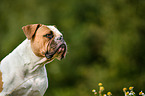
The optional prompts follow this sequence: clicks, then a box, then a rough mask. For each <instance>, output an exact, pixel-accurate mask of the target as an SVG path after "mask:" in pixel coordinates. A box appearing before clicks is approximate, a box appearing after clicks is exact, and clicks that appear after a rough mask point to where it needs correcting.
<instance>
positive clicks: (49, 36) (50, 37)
mask: <svg viewBox="0 0 145 96" xmlns="http://www.w3.org/2000/svg"><path fill="white" fill-rule="evenodd" d="M43 37H46V38H49V39H52V38H53V35H52V34H46V35H43Z"/></svg>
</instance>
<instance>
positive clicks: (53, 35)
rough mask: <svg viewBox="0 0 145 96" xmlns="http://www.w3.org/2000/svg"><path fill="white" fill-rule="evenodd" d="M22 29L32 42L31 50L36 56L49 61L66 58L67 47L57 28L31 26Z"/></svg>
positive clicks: (40, 25)
mask: <svg viewBox="0 0 145 96" xmlns="http://www.w3.org/2000/svg"><path fill="white" fill-rule="evenodd" d="M22 29H23V31H24V34H25V35H26V37H27V38H28V40H31V48H32V51H33V52H34V54H35V55H36V56H39V57H46V58H47V60H48V61H51V60H53V59H54V58H57V59H59V60H61V59H63V58H64V57H65V55H66V51H67V45H66V42H65V41H64V39H63V35H62V34H61V33H60V32H59V30H58V29H57V28H56V27H55V26H46V25H42V24H31V25H27V26H24V27H22Z"/></svg>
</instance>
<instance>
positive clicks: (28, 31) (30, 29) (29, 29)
mask: <svg viewBox="0 0 145 96" xmlns="http://www.w3.org/2000/svg"><path fill="white" fill-rule="evenodd" d="M41 26H42V24H31V25H26V26H24V27H22V29H23V31H24V34H25V35H26V37H27V38H28V39H29V40H30V39H31V38H32V37H33V35H34V34H35V32H36V31H37V29H38V28H39V27H41Z"/></svg>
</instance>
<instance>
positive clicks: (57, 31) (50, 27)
mask: <svg viewBox="0 0 145 96" xmlns="http://www.w3.org/2000/svg"><path fill="white" fill-rule="evenodd" d="M47 27H48V28H49V29H50V30H52V31H53V32H55V34H56V36H60V35H61V36H62V34H61V33H60V31H59V30H58V29H57V28H55V27H54V26H47Z"/></svg>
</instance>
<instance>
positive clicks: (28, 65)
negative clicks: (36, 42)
mask: <svg viewBox="0 0 145 96" xmlns="http://www.w3.org/2000/svg"><path fill="white" fill-rule="evenodd" d="M49 28H52V27H49ZM55 30H56V29H55ZM45 60H46V59H45V58H40V57H37V56H36V55H35V54H34V53H33V51H32V49H31V44H30V40H28V39H26V40H24V41H23V42H22V43H21V44H20V45H19V46H18V47H17V48H16V49H15V50H14V51H13V52H12V53H10V54H9V55H8V56H6V57H5V58H4V59H3V60H2V61H1V64H0V70H1V72H2V80H3V83H4V84H3V90H2V92H1V93H0V96H6V94H11V93H12V92H14V93H13V94H12V96H19V95H18V94H15V93H17V92H16V91H17V90H19V92H22V93H24V94H23V95H20V96H28V95H29V96H43V95H44V93H45V91H46V89H47V87H48V82H47V74H46V69H45V66H41V65H44V64H43V63H46V61H45ZM40 61H41V62H40ZM40 64H41V65H40ZM37 65H38V66H37ZM38 67H40V68H38ZM37 68H38V69H37ZM36 94H37V95H36Z"/></svg>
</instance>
